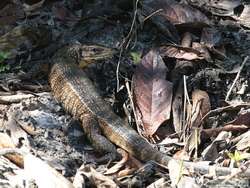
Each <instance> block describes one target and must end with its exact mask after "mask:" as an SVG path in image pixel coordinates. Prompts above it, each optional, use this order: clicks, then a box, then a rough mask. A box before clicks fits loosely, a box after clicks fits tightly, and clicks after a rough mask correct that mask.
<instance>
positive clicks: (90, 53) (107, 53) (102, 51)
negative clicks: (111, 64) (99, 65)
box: [79, 45, 116, 68]
mask: <svg viewBox="0 0 250 188" xmlns="http://www.w3.org/2000/svg"><path fill="white" fill-rule="evenodd" d="M80 51H81V54H80V61H79V65H80V67H81V68H84V67H86V66H87V65H88V64H91V63H93V62H95V61H98V60H104V59H108V58H112V57H113V55H114V54H115V53H116V50H115V49H112V48H108V47H104V46H100V45H81V47H80Z"/></svg>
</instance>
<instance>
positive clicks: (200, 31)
mask: <svg viewBox="0 0 250 188" xmlns="http://www.w3.org/2000/svg"><path fill="white" fill-rule="evenodd" d="M124 2H125V1H124ZM124 2H122V1H121V2H116V3H113V4H112V3H108V1H107V3H104V2H101V1H93V2H92V3H91V2H85V4H84V3H83V2H81V1H74V2H71V1H69V2H64V1H63V2H57V1H53V2H49V1H43V0H42V1H24V2H21V1H3V2H1V3H0V9H1V10H0V25H1V27H2V28H1V29H0V34H1V37H0V40H1V41H2V42H1V45H0V51H1V54H2V53H3V54H6V53H8V54H9V55H8V56H7V57H6V58H4V59H3V60H2V61H1V66H6V67H7V66H8V67H9V68H8V69H3V70H4V71H5V72H4V73H3V74H2V75H1V76H0V77H1V79H0V95H1V96H0V98H1V99H2V100H1V101H0V102H1V103H2V104H1V106H0V112H1V113H0V117H1V122H4V123H2V124H3V125H4V124H5V125H8V123H9V124H11V126H7V127H6V126H1V127H0V129H1V136H0V147H1V148H6V147H8V148H14V147H16V148H22V150H25V151H27V150H32V152H34V154H35V155H36V156H38V157H39V158H41V159H42V163H43V162H44V161H46V163H49V164H50V166H52V167H53V168H54V169H57V170H58V171H60V175H58V176H57V177H56V179H60V178H62V176H61V174H63V175H64V177H66V179H67V180H63V181H65V184H64V185H67V184H68V186H69V187H70V186H73V185H74V186H75V187H81V186H83V185H84V186H87V187H88V186H96V187H103V186H106V187H118V186H119V187H126V186H137V187H146V186H148V187H150V186H154V185H157V186H158V187H161V186H166V185H167V186H170V184H171V185H172V186H178V187H188V186H189V185H190V186H191V187H202V186H203V187H214V186H232V187H233V186H239V185H240V186H241V187H247V186H248V184H249V182H248V180H246V179H240V178H239V177H237V176H238V175H239V173H242V172H244V169H246V168H247V167H248V163H249V161H248V160H249V147H250V145H249V143H250V142H249V139H250V137H249V131H248V129H249V105H250V102H249V100H250V95H249V80H250V77H249V74H248V72H249V60H246V59H247V56H249V52H250V51H249V49H250V46H249V42H250V35H249V33H250V32H249V22H250V19H249V14H248V12H249V3H248V2H247V1H219V2H218V1H207V0H202V1H189V0H187V1H181V2H179V1H174V0H167V1H166V0H157V1H150V0H145V1H143V2H139V4H138V6H137V7H136V8H135V7H134V8H133V5H132V3H128V2H127V3H124ZM82 3H83V4H82ZM15 10H16V11H15ZM13 12H15V14H12V13H13ZM124 13H125V14H124ZM133 16H135V18H136V19H135V22H134V24H132V27H131V21H132V20H133V19H132V18H133ZM25 20H26V21H28V22H29V23H26V22H25ZM131 28H132V30H131ZM129 30H131V32H130V34H129V35H127V34H128V31H129ZM125 36H129V37H125ZM41 39H42V40H41ZM123 39H127V41H126V45H127V47H128V48H127V50H125V48H124V46H123V44H124V42H123ZM72 41H79V42H81V43H86V44H93V43H95V44H96V43H97V44H101V45H104V46H107V47H110V46H112V48H116V50H117V51H120V55H119V54H118V55H115V53H114V57H113V58H108V59H107V60H105V61H103V62H101V63H98V64H93V65H92V64H91V63H90V64H88V65H87V67H86V68H85V69H86V72H87V74H88V76H89V77H90V78H91V79H92V80H93V83H94V84H95V86H96V87H97V88H98V89H99V90H100V94H101V95H102V96H103V98H104V100H106V101H108V102H109V103H110V104H111V105H112V106H113V108H114V110H115V112H117V113H118V114H119V115H120V116H122V117H124V116H126V117H127V119H129V123H130V125H131V126H137V129H138V128H139V130H138V131H139V133H142V134H141V135H142V136H145V139H148V141H149V142H153V143H152V144H154V145H155V146H156V147H158V149H159V150H160V151H162V152H165V153H167V154H168V155H171V156H174V157H177V158H179V159H184V160H190V161H199V162H200V163H201V164H203V165H204V164H212V163H214V164H216V165H217V166H224V167H238V168H239V172H237V173H233V172H232V175H231V176H228V177H223V176H221V175H219V174H216V173H212V172H210V173H208V174H207V175H206V176H203V175H201V174H198V173H196V172H195V171H194V172H190V171H189V172H188V171H187V170H186V169H184V168H183V165H182V164H181V163H180V164H175V163H173V164H172V166H169V170H168V171H167V170H166V168H165V167H163V166H159V165H157V164H154V163H146V164H145V165H144V164H143V163H141V162H139V161H137V159H136V156H129V154H125V153H123V155H122V156H123V158H122V159H121V160H120V161H118V162H117V163H116V164H115V163H114V162H111V163H110V164H105V165H104V164H96V162H95V158H96V154H95V153H94V152H93V150H92V148H91V143H88V142H87V141H86V140H85V137H84V134H83V133H82V130H81V129H80V128H79V127H80V126H78V124H77V122H74V121H73V120H72V119H71V117H70V116H68V115H67V114H65V112H64V111H63V109H62V108H61V106H60V105H59V104H58V103H57V102H56V101H55V100H54V99H53V98H52V97H51V96H50V95H47V94H46V93H39V92H41V91H44V89H45V88H46V87H41V85H42V86H44V85H46V74H47V69H46V68H45V69H43V70H44V71H43V72H42V73H41V72H40V73H39V74H40V76H39V77H38V76H35V77H33V79H30V78H29V79H27V77H28V76H27V75H28V73H27V75H26V72H29V70H35V69H33V68H32V67H35V65H36V63H37V62H38V61H37V60H41V59H43V60H45V62H46V61H49V57H50V56H51V55H53V53H54V52H55V51H56V50H57V49H58V48H60V46H62V45H64V44H66V43H69V42H72ZM244 59H245V61H244ZM116 62H119V69H118V68H117V63H116ZM84 67H85V66H84ZM39 70H40V69H39ZM11 73H14V74H11ZM17 75H26V79H24V77H21V76H17ZM6 78H7V79H6ZM118 81H119V85H120V87H119V90H117V82H118ZM131 82H132V83H131ZM24 86H25V87H24ZM38 88H39V89H38ZM130 88H132V91H129V92H128V90H129V89H130ZM128 93H130V94H128ZM131 93H132V95H131ZM20 96H29V97H20ZM16 97H19V98H18V99H17V98H16ZM3 99H4V100H3ZM131 102H133V104H134V106H133V104H131ZM13 109H14V110H13ZM133 110H135V112H133ZM14 112H15V113H14ZM16 113H17V114H16ZM6 123H7V124H6ZM66 138H68V139H66ZM7 158H9V159H10V161H12V162H13V163H14V164H17V165H18V166H19V167H22V164H23V162H22V158H20V155H18V154H11V155H10V154H8V155H7ZM25 160H26V162H28V165H30V164H31V163H32V161H37V160H38V159H35V158H34V157H33V156H30V158H27V157H26V158H25ZM27 160H28V161H27ZM39 160H40V159H39ZM0 161H1V162H2V161H3V160H2V158H1V159H0ZM10 161H8V162H7V163H6V161H4V162H3V163H1V164H2V165H3V166H4V165H8V166H9V167H11V168H13V169H15V173H16V176H17V175H19V177H22V176H21V175H20V173H19V171H17V170H16V168H18V167H16V166H15V167H13V163H12V162H10ZM40 162H41V161H39V164H38V167H37V168H39V169H43V168H45V169H46V170H47V172H48V174H49V173H51V172H53V171H54V169H50V167H49V168H47V166H46V165H45V166H44V165H43V164H42V163H40ZM84 163H90V164H92V165H93V166H88V165H85V164H84ZM39 165H40V166H39ZM81 165H82V166H81ZM31 167H32V166H30V167H29V168H31ZM24 168H25V167H24ZM27 169H28V168H27V167H26V169H25V170H27ZM177 169H178V170H177ZM19 170H21V168H19ZM228 170H230V168H229V169H228ZM0 172H1V174H3V176H4V177H5V178H7V179H9V180H10V178H11V177H14V176H10V175H9V174H7V172H6V170H4V169H2V168H1V167H0ZM36 173H37V172H36V171H35V172H34V174H33V175H34V176H33V179H35V180H36V183H37V184H39V182H41V179H36V178H37V177H39V174H36ZM74 175H75V176H74ZM207 177H210V178H207ZM211 177H213V178H212V179H211ZM248 178H249V177H248ZM72 179H74V181H72ZM221 179H225V180H224V181H221ZM68 180H69V181H70V182H69V181H68ZM25 181H27V180H25ZM14 182H15V183H16V184H18V185H19V186H22V185H20V182H17V181H14ZM169 182H171V183H169ZM0 183H1V184H4V185H6V186H7V185H8V186H9V187H11V185H13V183H12V184H10V183H8V182H5V183H2V180H1V181H0ZM61 183H62V182H61ZM72 183H73V184H72ZM62 184H63V183H62ZM13 186H15V185H13Z"/></svg>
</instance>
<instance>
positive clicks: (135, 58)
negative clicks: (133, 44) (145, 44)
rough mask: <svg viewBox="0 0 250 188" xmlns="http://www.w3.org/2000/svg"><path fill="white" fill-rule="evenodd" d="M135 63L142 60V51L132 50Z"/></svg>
mask: <svg viewBox="0 0 250 188" xmlns="http://www.w3.org/2000/svg"><path fill="white" fill-rule="evenodd" d="M130 55H131V57H132V59H133V62H134V64H138V63H139V62H140V61H141V53H138V52H131V53H130Z"/></svg>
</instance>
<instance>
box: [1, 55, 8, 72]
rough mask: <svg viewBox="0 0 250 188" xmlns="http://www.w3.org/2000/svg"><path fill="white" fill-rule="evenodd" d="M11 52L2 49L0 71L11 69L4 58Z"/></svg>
mask: <svg viewBox="0 0 250 188" xmlns="http://www.w3.org/2000/svg"><path fill="white" fill-rule="evenodd" d="M9 55H10V54H9V53H7V52H2V51H0V72H4V71H7V70H10V65H8V64H4V63H3V62H4V60H5V59H7V58H8V57H9Z"/></svg>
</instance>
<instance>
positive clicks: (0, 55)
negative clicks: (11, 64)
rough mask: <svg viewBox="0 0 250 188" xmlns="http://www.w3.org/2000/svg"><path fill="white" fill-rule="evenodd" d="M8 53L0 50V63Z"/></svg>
mask: <svg viewBox="0 0 250 188" xmlns="http://www.w3.org/2000/svg"><path fill="white" fill-rule="evenodd" d="M9 55H10V54H9V53H7V52H2V51H0V63H2V62H3V61H4V60H5V59H7V58H8V57H9Z"/></svg>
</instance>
